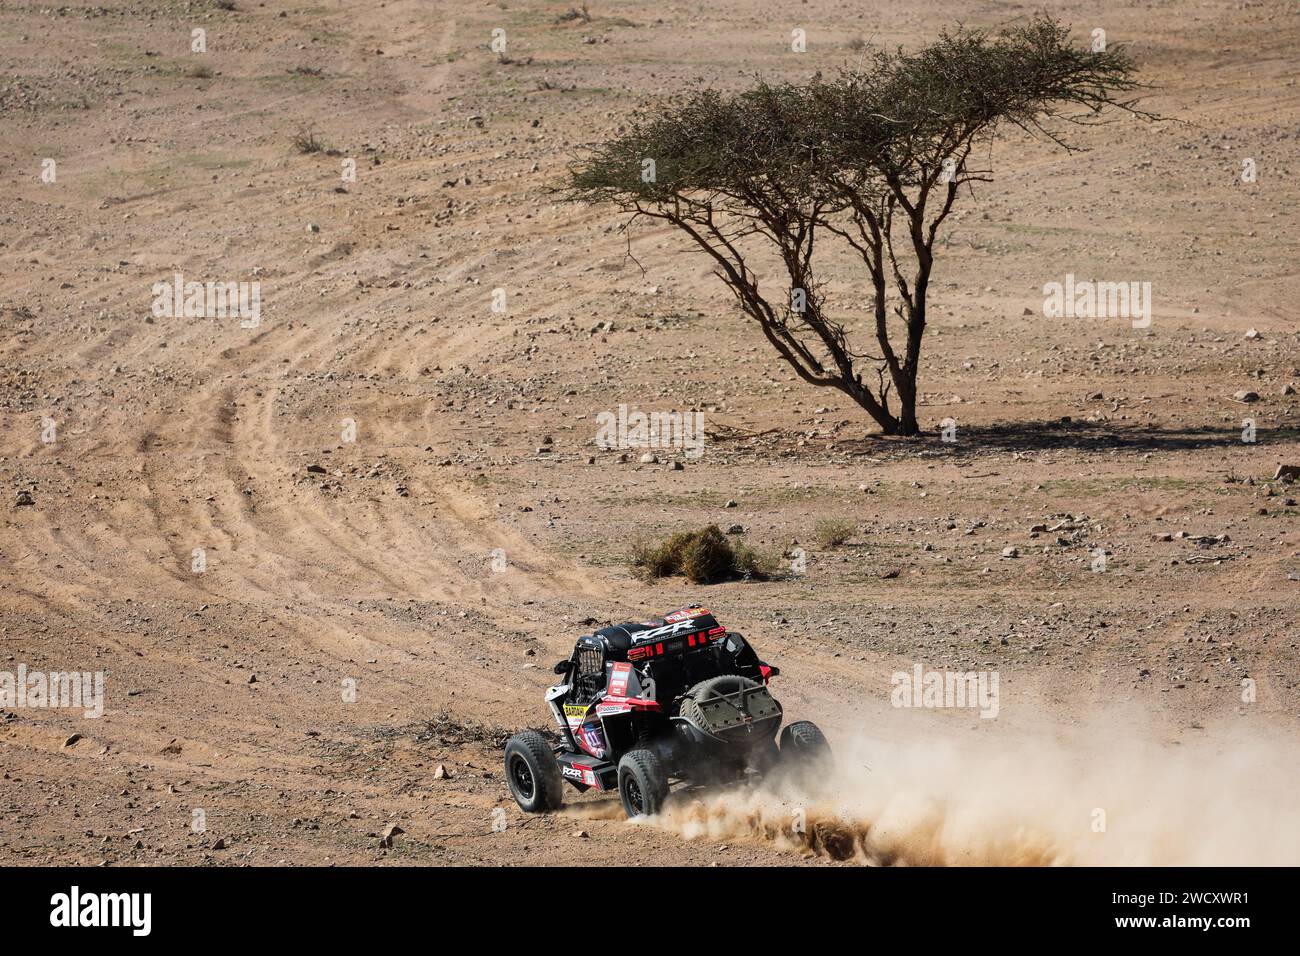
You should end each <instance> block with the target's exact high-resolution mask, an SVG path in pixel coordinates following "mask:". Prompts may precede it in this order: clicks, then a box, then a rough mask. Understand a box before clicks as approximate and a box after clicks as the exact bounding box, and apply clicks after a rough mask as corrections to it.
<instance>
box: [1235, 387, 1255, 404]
mask: <svg viewBox="0 0 1300 956" xmlns="http://www.w3.org/2000/svg"><path fill="white" fill-rule="evenodd" d="M1232 397H1233V399H1234V400H1236V401H1238V402H1245V403H1246V404H1247V405H1249V404H1250V403H1251V402H1257V401H1259V392H1250V391H1246V390H1245V389H1242V390H1241V391H1240V392H1233V393H1232Z"/></svg>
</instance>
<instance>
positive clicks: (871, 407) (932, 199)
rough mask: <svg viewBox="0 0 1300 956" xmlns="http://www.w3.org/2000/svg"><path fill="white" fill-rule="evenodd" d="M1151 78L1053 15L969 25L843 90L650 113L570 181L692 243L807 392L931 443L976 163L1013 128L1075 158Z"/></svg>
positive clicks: (694, 99) (831, 87) (870, 66)
mask: <svg viewBox="0 0 1300 956" xmlns="http://www.w3.org/2000/svg"><path fill="white" fill-rule="evenodd" d="M1134 74H1135V67H1134V65H1133V62H1132V60H1131V58H1130V57H1129V55H1128V53H1127V51H1126V50H1125V49H1124V48H1123V47H1121V46H1111V47H1108V48H1104V49H1080V48H1077V47H1075V46H1073V45H1072V44H1071V43H1070V40H1069V31H1068V30H1067V29H1066V28H1065V27H1064V26H1062V25H1061V24H1060V23H1059V22H1057V21H1055V20H1053V19H1051V18H1048V17H1045V16H1040V17H1036V18H1034V19H1032V20H1030V21H1028V22H1026V23H1024V24H1020V25H1015V26H1010V27H1007V28H1004V29H1002V30H999V31H997V32H989V31H984V30H971V29H966V28H964V27H959V28H955V29H953V30H950V31H945V32H943V33H942V34H940V36H939V37H938V38H937V39H936V40H935V41H934V42H933V43H931V44H929V45H927V46H925V47H923V48H921V49H919V50H915V51H910V52H909V51H905V50H902V49H899V50H894V51H877V52H875V53H874V54H872V55H871V56H870V57H869V58H868V60H867V61H866V63H865V64H864V65H862V66H859V67H856V68H852V69H846V70H845V71H844V72H842V73H841V74H840V75H839V76H837V77H835V78H833V79H829V80H821V79H818V80H815V81H813V82H810V83H806V84H797V83H765V82H764V83H759V84H758V85H757V86H755V87H754V88H753V89H749V90H746V91H744V92H741V93H735V94H728V93H721V92H718V91H716V90H712V89H704V90H698V91H695V92H693V93H690V94H688V95H685V96H683V97H681V98H680V99H678V100H676V101H674V102H671V103H669V104H667V105H665V106H662V107H659V108H656V109H652V110H643V111H640V112H638V113H636V114H634V115H633V116H632V117H630V119H629V120H628V121H627V123H626V124H625V125H624V127H623V128H622V130H621V131H620V132H619V133H618V135H616V136H614V137H612V138H611V139H608V140H606V141H605V142H603V143H600V144H598V145H596V146H594V147H593V148H592V149H591V151H590V153H589V155H587V156H586V157H584V158H583V159H582V160H580V161H579V162H577V163H576V164H575V165H574V166H573V167H572V168H571V170H570V175H569V178H568V181H567V183H566V184H565V192H566V193H567V195H568V197H569V198H571V199H574V200H579V201H585V202H598V203H610V204H613V205H614V206H616V207H617V208H619V209H621V210H623V211H624V212H626V213H629V214H630V218H629V220H628V222H629V223H630V222H632V221H635V220H636V219H638V218H641V217H646V218H650V219H658V220H662V221H665V222H668V223H670V224H671V225H673V226H675V227H677V228H678V229H680V230H682V231H683V232H684V233H685V234H686V235H687V236H689V237H690V239H691V240H692V241H693V242H694V243H695V244H696V245H697V246H699V247H700V248H701V249H702V250H703V251H705V252H706V253H708V254H709V255H710V256H711V257H712V258H713V259H714V261H715V263H716V266H717V268H716V270H715V271H716V273H717V275H718V276H719V277H720V278H721V279H722V281H723V282H724V283H725V284H726V285H727V287H728V288H729V289H730V290H731V291H732V293H733V294H734V295H735V296H736V298H737V300H738V301H739V303H740V306H741V308H742V309H743V310H744V312H745V313H746V314H747V315H748V316H749V317H751V318H752V319H754V320H755V321H756V322H757V323H758V325H759V326H760V328H761V330H762V332H763V334H764V335H765V336H766V338H767V339H768V341H769V342H770V343H771V344H772V345H773V346H774V348H775V349H776V350H777V352H778V353H779V354H780V355H781V357H782V358H783V359H784V360H785V361H787V362H788V363H789V364H790V365H791V366H792V367H793V368H794V370H795V371H796V373H797V374H798V375H799V376H800V377H801V378H803V379H804V380H805V381H807V382H809V383H811V384H814V385H823V386H829V387H833V388H837V389H839V390H841V391H843V392H844V393H845V394H847V395H848V396H849V397H850V398H852V399H853V400H854V401H855V402H857V403H858V404H859V405H861V406H862V407H863V408H864V409H865V410H866V411H867V412H868V413H869V414H870V415H871V416H872V418H874V419H875V420H876V421H877V422H878V423H879V424H880V425H881V427H882V429H883V430H884V431H885V432H886V433H890V434H914V433H916V431H918V429H919V425H918V423H917V420H916V411H915V409H916V373H917V370H918V365H919V357H920V347H921V340H922V336H923V333H924V330H925V321H926V313H925V309H926V295H927V291H928V286H929V281H930V276H931V272H932V267H933V249H934V242H935V238H936V236H937V234H938V230H939V228H940V226H941V225H942V223H943V222H944V220H945V219H946V218H947V216H948V214H949V212H950V211H951V209H952V207H953V203H954V202H955V200H956V198H957V196H958V194H959V190H960V189H961V187H962V186H964V185H966V186H968V185H969V184H972V183H975V182H979V181H986V180H987V179H988V178H989V175H990V173H989V171H988V170H982V169H979V168H976V167H975V166H974V165H973V164H972V162H971V158H972V154H973V152H974V151H975V150H976V149H977V148H978V147H980V146H981V145H984V144H987V143H989V142H991V141H992V139H993V138H994V137H995V136H996V135H997V134H998V132H999V131H1000V130H1001V129H1002V128H1004V127H1006V126H1008V125H1010V126H1013V127H1017V128H1019V129H1021V130H1024V131H1027V132H1029V133H1031V134H1034V135H1038V136H1045V137H1047V138H1049V139H1050V140H1051V141H1052V142H1054V143H1056V144H1058V145H1059V146H1061V147H1062V148H1065V149H1067V150H1069V149H1073V148H1075V146H1074V145H1072V144H1071V142H1070V141H1069V139H1068V138H1067V136H1066V135H1065V131H1066V130H1067V129H1068V128H1069V127H1071V126H1079V125H1088V124H1091V123H1096V122H1102V121H1104V119H1105V114H1104V111H1105V110H1106V109H1107V108H1108V107H1110V108H1117V109H1120V110H1126V111H1129V112H1133V113H1140V111H1139V110H1138V109H1137V107H1136V105H1135V99H1134V96H1135V94H1136V92H1137V91H1138V90H1139V88H1140V86H1139V83H1138V81H1137V80H1136V79H1135V77H1134ZM1142 115H1146V114H1142ZM821 237H827V239H828V240H833V241H837V242H844V243H847V244H848V246H849V247H851V248H852V249H853V250H854V251H855V252H856V254H857V255H858V256H860V257H861V259H862V262H863V264H864V266H865V269H866V272H867V276H868V278H869V280H870V283H871V290H872V291H871V296H870V299H871V302H872V304H873V306H874V313H875V328H874V343H873V344H874V348H873V349H872V351H870V352H860V351H858V350H857V349H856V348H855V347H854V346H853V345H851V344H850V342H849V335H848V333H847V332H846V329H845V327H844V326H843V325H842V324H841V323H840V322H839V321H837V320H836V319H835V318H834V317H833V316H830V315H828V314H826V311H825V304H826V303H825V300H824V297H823V295H822V294H821V292H820V287H819V284H818V280H817V276H816V273H815V271H814V268H813V256H814V251H815V250H816V249H817V248H818V240H819V238H821ZM754 243H760V244H766V245H767V246H768V247H770V248H772V249H774V250H775V251H776V252H777V253H778V254H779V256H780V260H781V262H782V263H783V265H784V268H785V272H786V273H787V274H786V276H785V277H784V280H788V281H782V283H781V285H782V286H785V287H786V288H785V289H784V290H783V293H782V294H781V295H780V297H776V298H774V297H772V296H771V295H769V294H768V293H767V292H766V290H764V289H761V288H760V282H759V277H758V276H757V275H755V274H754V272H753V271H752V269H751V267H750V265H749V261H748V260H749V258H750V257H751V254H752V250H753V249H754V248H755V246H754ZM786 293H788V294H786ZM891 312H892V313H893V314H894V315H895V316H897V318H898V320H900V321H901V323H902V326H903V335H902V336H901V337H899V336H898V335H896V334H891V329H890V325H889V323H890V319H889V316H890V314H891ZM864 367H865V368H868V369H869V368H874V370H875V381H874V382H872V381H871V380H870V379H869V378H867V377H866V376H864ZM894 398H896V400H897V403H898V404H897V411H895V409H894V405H893V404H892V400H891V399H894Z"/></svg>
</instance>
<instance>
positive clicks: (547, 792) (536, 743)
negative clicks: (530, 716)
mask: <svg viewBox="0 0 1300 956" xmlns="http://www.w3.org/2000/svg"><path fill="white" fill-rule="evenodd" d="M506 781H507V782H508V783H509V784H510V794H511V796H513V797H514V798H515V802H516V803H518V804H519V807H520V809H522V810H523V811H524V812H525V813H547V812H549V811H551V810H558V809H559V808H560V803H561V802H562V801H563V799H564V797H563V794H562V793H561V790H562V789H563V788H562V786H561V784H562V781H561V779H560V764H559V761H557V760H556V759H555V753H554V751H552V750H551V745H550V744H549V743H547V742H546V738H545V737H543V736H542V735H541V734H539V733H538V732H537V731H535V730H525V731H524V732H523V733H522V734H515V735H514V736H513V737H511V738H510V739H509V740H508V741H507V742H506Z"/></svg>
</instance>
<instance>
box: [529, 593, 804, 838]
mask: <svg viewBox="0 0 1300 956" xmlns="http://www.w3.org/2000/svg"><path fill="white" fill-rule="evenodd" d="M555 673H556V674H558V675H560V677H561V678H562V680H561V682H560V683H559V684H556V685H555V686H554V687H551V688H550V689H549V690H547V692H546V702H547V703H548V704H549V705H550V707H551V710H552V711H553V712H554V715H555V720H556V722H557V723H558V724H559V725H560V737H561V740H560V744H559V746H558V747H553V746H552V745H551V743H550V742H549V741H548V740H547V739H546V737H544V736H543V735H542V734H541V733H539V732H537V731H535V730H526V731H524V732H523V733H520V734H516V735H515V736H514V737H511V738H510V740H509V741H508V742H507V743H506V780H507V781H509V784H510V792H511V794H512V795H513V796H514V798H515V800H516V801H517V802H518V804H519V806H520V807H521V808H523V809H524V810H525V811H527V812H529V813H542V812H546V811H548V810H555V809H558V808H559V806H560V803H561V801H562V794H561V790H562V787H561V781H562V780H567V781H568V782H569V783H570V784H572V785H573V786H575V787H577V788H578V790H579V791H584V790H589V789H596V790H615V789H617V790H618V794H619V798H620V799H621V800H622V803H623V809H624V810H626V811H627V815H628V816H629V817H637V816H650V815H653V814H655V813H658V812H659V810H660V808H661V807H662V806H663V802H664V799H665V797H666V796H667V795H668V788H669V784H670V783H671V782H673V781H685V782H686V783H688V784H689V785H707V784H716V783H727V782H731V781H736V780H741V779H745V778H746V777H747V776H749V775H751V774H755V775H764V774H768V773H771V772H773V771H784V772H792V773H801V772H807V771H809V770H810V769H812V768H813V767H814V766H815V765H816V764H817V763H819V762H821V761H822V760H824V759H825V758H827V757H828V756H829V755H830V748H829V746H828V745H827V743H826V738H825V737H823V736H822V732H821V731H820V730H818V729H817V726H816V725H815V724H813V723H811V722H810V721H806V720H802V721H798V722H796V723H792V724H788V725H787V726H786V727H785V729H784V730H781V733H780V737H779V740H778V737H777V731H778V729H780V727H781V719H782V716H783V714H782V711H781V705H780V704H779V703H777V701H776V698H774V697H773V696H772V695H771V693H770V692H769V691H768V689H767V684H768V681H769V680H771V679H772V678H773V677H775V676H776V675H777V674H778V673H779V671H778V669H777V668H776V667H773V666H771V665H769V664H765V663H764V662H763V661H761V660H759V659H758V656H757V655H756V654H755V653H754V650H753V648H751V647H750V646H749V645H748V644H747V643H746V642H745V639H744V638H743V637H741V635H739V634H732V633H728V632H727V629H726V628H725V627H723V626H722V625H720V624H719V623H718V622H717V620H716V619H715V618H714V617H713V615H712V614H711V613H710V612H709V611H708V610H706V609H704V608H701V607H688V608H682V609H681V610H679V611H674V612H672V613H671V614H667V615H665V616H664V617H662V618H659V619H658V620H654V621H644V622H641V623H636V624H617V625H613V626H611V627H605V628H601V629H600V630H598V631H596V632H595V633H594V634H589V635H586V636H584V637H580V638H578V640H577V643H576V644H575V646H574V648H573V654H572V655H570V656H569V657H568V658H567V659H566V660H562V661H560V662H559V663H557V664H556V665H555Z"/></svg>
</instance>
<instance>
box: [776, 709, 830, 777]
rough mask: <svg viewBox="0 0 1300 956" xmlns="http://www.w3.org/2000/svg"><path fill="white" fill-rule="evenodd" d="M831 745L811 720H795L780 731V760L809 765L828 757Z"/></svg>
mask: <svg viewBox="0 0 1300 956" xmlns="http://www.w3.org/2000/svg"><path fill="white" fill-rule="evenodd" d="M830 755H831V745H830V744H828V743H827V742H826V735H825V734H823V733H822V732H821V730H820V729H819V728H818V726H817V725H816V724H814V723H813V722H812V721H811V720H796V721H795V722H794V723H793V724H789V725H788V726H787V727H786V728H785V729H784V730H783V731H781V762H782V763H785V764H789V765H794V766H797V767H810V766H813V765H816V764H818V763H822V762H824V761H826V760H829V759H830Z"/></svg>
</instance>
